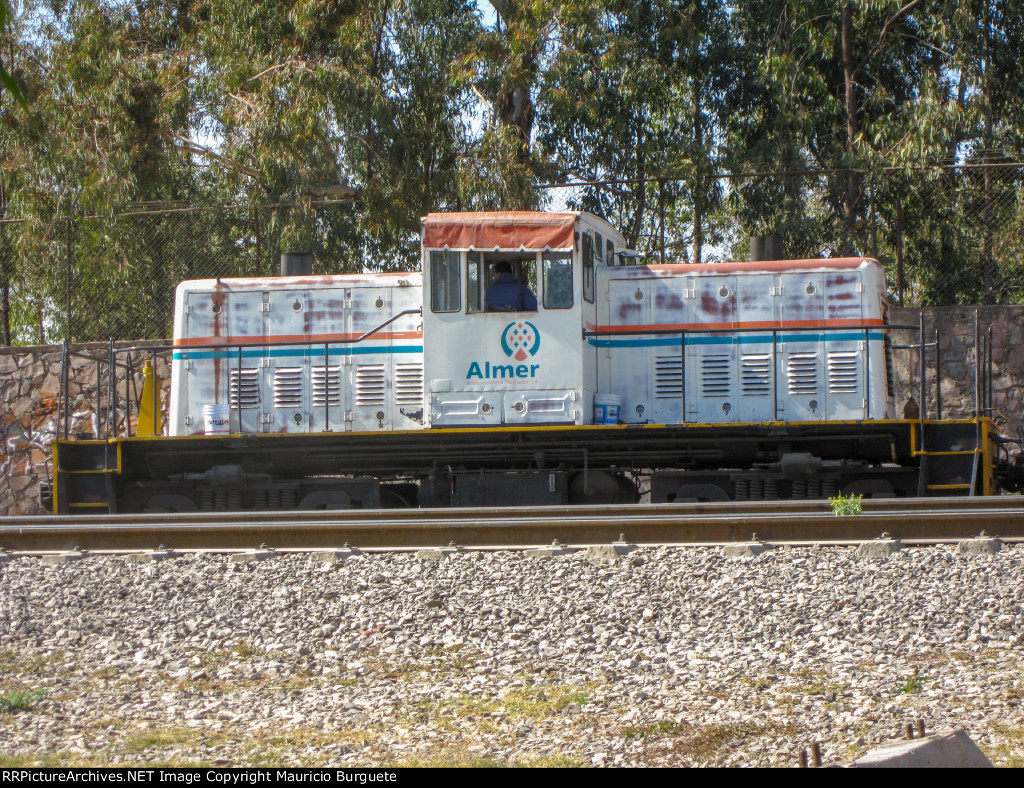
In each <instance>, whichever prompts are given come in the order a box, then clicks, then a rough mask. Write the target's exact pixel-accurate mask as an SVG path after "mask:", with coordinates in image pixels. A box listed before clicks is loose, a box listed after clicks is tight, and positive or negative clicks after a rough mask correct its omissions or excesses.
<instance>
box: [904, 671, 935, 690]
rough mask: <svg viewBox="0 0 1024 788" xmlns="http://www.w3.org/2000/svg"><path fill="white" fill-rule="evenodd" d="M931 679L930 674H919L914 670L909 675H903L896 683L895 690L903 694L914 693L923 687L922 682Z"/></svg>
mask: <svg viewBox="0 0 1024 788" xmlns="http://www.w3.org/2000/svg"><path fill="white" fill-rule="evenodd" d="M931 680H932V679H931V677H930V676H921V675H919V674H918V672H917V671H916V670H915V671H914V672H913V673H912V674H911V675H909V676H905V677H904V678H903V680H902V682H901V683H898V684H897V685H896V692H900V693H903V694H905V695H916V694H917V693H918V692H920V691H921V690H923V689H924V683H925V682H926V681H931Z"/></svg>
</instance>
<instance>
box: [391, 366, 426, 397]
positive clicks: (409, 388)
mask: <svg viewBox="0 0 1024 788" xmlns="http://www.w3.org/2000/svg"><path fill="white" fill-rule="evenodd" d="M395 402H397V403H398V404H399V405H421V404H423V365H422V364H395Z"/></svg>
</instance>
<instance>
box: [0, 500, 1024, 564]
mask: <svg viewBox="0 0 1024 788" xmlns="http://www.w3.org/2000/svg"><path fill="white" fill-rule="evenodd" d="M983 533H987V534H990V535H993V536H998V537H999V538H1001V539H1003V540H1004V541H1014V540H1024V499H1022V498H1019V497H1017V496H1001V497H990V498H945V499H935V498H928V499H890V500H877V499H876V500H865V501H864V502H863V512H862V513H861V514H858V515H852V516H844V517H837V516H836V515H835V514H833V513H832V511H831V507H830V505H829V503H828V502H827V501H769V502H764V501H760V502H741V503H693V504H653V505H619V506H585V507H579V506H576V507H568V506H555V507H513V508H505V509H497V510H496V509H473V508H466V509H404V510H396V509H384V510H335V511H311V512H219V513H218V512H204V513H188V514H181V513H168V514H141V515H140V514H130V515H129V514H122V515H116V514H115V515H108V514H97V515H90V516H74V517H57V516H54V517H11V518H6V519H5V520H4V521H3V522H2V524H0V549H2V550H5V551H8V552H20V553H44V552H56V551H67V550H87V551H97V552H111V553H119V552H136V551H144V550H154V549H157V548H166V549H173V550H178V551H191V550H214V551H234V550H252V549H254V548H260V547H269V548H272V549H275V550H291V551H301V550H327V549H341V548H344V547H351V548H358V549H364V550H366V549H370V550H402V549H424V548H448V547H457V548H462V547H465V548H471V549H526V548H537V547H544V546H550V545H552V544H555V545H556V546H565V547H569V546H571V547H584V546H589V545H607V544H609V543H613V544H614V543H617V542H618V543H629V544H635V545H677V544H693V545H709V544H724V543H736V542H749V541H752V540H763V541H766V542H775V543H786V544H792V545H804V544H822V545H825V544H835V545H841V544H851V543H860V542H865V541H871V540H875V539H878V538H880V537H882V536H883V534H884V535H886V536H887V537H891V538H892V539H897V540H900V541H902V542H905V543H908V544H930V543H946V542H955V541H960V540H963V539H969V538H972V537H977V536H979V535H980V534H983Z"/></svg>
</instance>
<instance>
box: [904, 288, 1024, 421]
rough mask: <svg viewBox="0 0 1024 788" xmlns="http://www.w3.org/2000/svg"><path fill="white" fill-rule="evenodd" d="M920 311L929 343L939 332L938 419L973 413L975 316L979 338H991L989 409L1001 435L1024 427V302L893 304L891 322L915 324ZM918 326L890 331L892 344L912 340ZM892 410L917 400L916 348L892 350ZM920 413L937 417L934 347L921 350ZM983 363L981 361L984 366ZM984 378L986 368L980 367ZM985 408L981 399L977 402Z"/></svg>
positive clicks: (917, 369) (919, 379) (913, 341)
mask: <svg viewBox="0 0 1024 788" xmlns="http://www.w3.org/2000/svg"><path fill="white" fill-rule="evenodd" d="M922 311H923V312H924V317H925V341H926V342H933V341H934V339H935V331H936V330H937V331H938V335H939V348H938V351H939V360H940V364H939V366H940V374H941V378H942V385H941V389H940V392H941V404H942V418H946V419H949V418H972V417H973V416H974V413H975V410H976V407H977V406H976V404H975V382H974V375H975V352H974V351H975V348H974V345H975V341H974V340H975V316H977V322H978V325H979V327H980V329H981V335H982V338H983V340H984V339H988V338H989V337H990V338H991V347H992V413H991V414H989V415H991V416H992V417H993V418H994V419H995V420H996V423H997V425H998V426H999V429H1000V431H1001V432H1003V433H1004V434H1008V435H1012V436H1016V434H1017V428H1018V427H1020V426H1024V414H1022V413H1021V405H1022V400H1024V396H1022V382H1024V307H1020V306H983V307H966V306H952V307H929V308H926V309H924V310H918V309H893V310H891V312H890V321H891V322H892V323H893V324H894V325H907V324H910V325H913V326H915V327H916V326H917V325H918V324H919V315H920V314H921V312H922ZM917 334H918V332H917V330H916V328H915V329H914V330H909V331H894V332H893V343H894V344H896V345H907V344H913V343H916V342H917V341H918V340H917ZM893 360H894V367H895V375H894V377H895V379H896V381H898V382H897V385H896V409H897V412H898V413H902V412H903V407H904V405H905V404H906V402H907V401H908V400H909V399H910V398H911V397H912V398H913V399H914V401H915V402H916V403H917V404H918V405H919V406H920V405H921V403H920V402H919V400H920V398H921V395H920V385H921V375H920V368H919V364H920V362H919V360H918V355H917V351H916V350H915V351H907V350H897V351H894V359H893ZM925 362H926V367H927V369H926V372H925V384H926V402H925V414H924V415H925V416H927V417H929V418H935V417H936V415H937V414H936V405H937V402H936V399H937V397H936V393H937V392H936V387H935V349H934V348H928V349H927V350H926V351H925ZM983 366H984V365H983ZM981 374H982V376H983V377H984V376H985V375H986V370H985V369H984V368H982V369H981ZM982 407H984V404H983V405H982Z"/></svg>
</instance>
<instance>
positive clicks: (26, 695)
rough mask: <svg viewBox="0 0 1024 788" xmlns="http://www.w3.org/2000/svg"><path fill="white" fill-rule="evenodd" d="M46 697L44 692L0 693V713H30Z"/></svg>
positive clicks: (15, 691)
mask: <svg viewBox="0 0 1024 788" xmlns="http://www.w3.org/2000/svg"><path fill="white" fill-rule="evenodd" d="M45 695H46V690H41V689H40V690H27V689H12V690H8V691H7V692H3V693H0V711H5V712H16V711H31V710H32V709H33V708H35V705H36V704H37V703H38V702H39V701H40V700H41V699H42V698H43V697H45Z"/></svg>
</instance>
